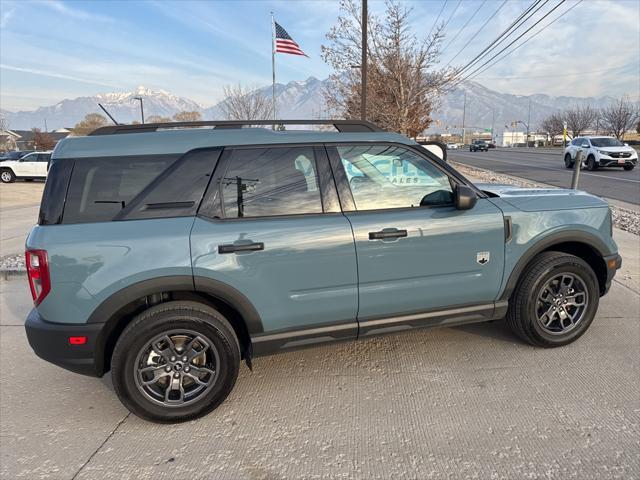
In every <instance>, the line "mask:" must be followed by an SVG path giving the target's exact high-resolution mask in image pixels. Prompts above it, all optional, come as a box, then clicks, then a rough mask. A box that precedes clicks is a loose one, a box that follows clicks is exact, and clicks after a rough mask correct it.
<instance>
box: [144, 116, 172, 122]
mask: <svg viewBox="0 0 640 480" xmlns="http://www.w3.org/2000/svg"><path fill="white" fill-rule="evenodd" d="M146 121H147V123H169V122H171V118H170V117H163V116H162V115H151V116H149V117H147V119H146Z"/></svg>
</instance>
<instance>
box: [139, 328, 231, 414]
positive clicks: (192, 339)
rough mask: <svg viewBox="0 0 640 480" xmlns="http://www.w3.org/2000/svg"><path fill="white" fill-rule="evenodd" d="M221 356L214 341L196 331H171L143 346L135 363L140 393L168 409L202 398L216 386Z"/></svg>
mask: <svg viewBox="0 0 640 480" xmlns="http://www.w3.org/2000/svg"><path fill="white" fill-rule="evenodd" d="M219 366H220V356H219V354H218V351H217V349H216V348H215V346H214V344H213V342H212V341H211V340H210V339H208V338H207V337H206V336H205V335H202V334H201V333H198V332H195V331H193V330H172V331H169V332H165V333H162V334H160V335H158V336H156V337H154V338H153V340H151V341H150V342H148V343H146V344H145V346H143V347H142V349H141V350H140V352H139V353H138V356H137V358H136V361H135V365H134V368H135V371H134V378H135V383H136V386H137V387H138V390H140V391H141V392H142V393H143V394H144V395H145V396H146V397H147V398H148V399H150V400H151V401H153V402H155V403H158V404H161V405H163V406H166V407H183V406H185V405H188V404H191V403H194V402H196V401H197V400H199V399H200V398H202V396H203V395H204V394H205V393H206V392H208V391H209V390H210V389H211V388H212V387H213V385H214V384H215V383H216V379H217V377H218V373H219Z"/></svg>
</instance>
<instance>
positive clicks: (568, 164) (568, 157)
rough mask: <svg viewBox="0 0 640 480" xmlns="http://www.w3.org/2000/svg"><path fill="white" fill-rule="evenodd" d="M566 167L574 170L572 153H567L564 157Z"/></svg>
mask: <svg viewBox="0 0 640 480" xmlns="http://www.w3.org/2000/svg"><path fill="white" fill-rule="evenodd" d="M564 167H565V168H573V159H572V158H571V154H570V153H565V155H564Z"/></svg>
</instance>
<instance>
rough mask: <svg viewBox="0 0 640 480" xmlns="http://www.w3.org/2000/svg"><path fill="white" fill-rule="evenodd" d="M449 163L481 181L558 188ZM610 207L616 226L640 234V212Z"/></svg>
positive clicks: (615, 206)
mask: <svg viewBox="0 0 640 480" xmlns="http://www.w3.org/2000/svg"><path fill="white" fill-rule="evenodd" d="M449 163H450V164H451V165H452V166H453V167H454V168H455V169H456V170H458V171H460V173H462V174H463V175H465V176H467V177H473V179H477V180H478V181H480V182H486V183H503V184H504V183H506V184H508V185H516V186H518V187H526V188H558V187H554V186H553V185H544V184H542V183H536V182H532V181H530V180H524V179H522V178H519V177H512V176H510V175H503V174H500V173H496V172H493V171H491V170H485V169H483V168H477V167H470V166H468V165H463V164H461V163H458V162H449ZM610 207H611V213H612V215H613V226H614V227H616V228H619V229H620V230H624V231H625V232H629V233H633V234H634V235H640V212H634V211H633V210H629V209H628V208H623V207H619V206H617V205H611V204H610Z"/></svg>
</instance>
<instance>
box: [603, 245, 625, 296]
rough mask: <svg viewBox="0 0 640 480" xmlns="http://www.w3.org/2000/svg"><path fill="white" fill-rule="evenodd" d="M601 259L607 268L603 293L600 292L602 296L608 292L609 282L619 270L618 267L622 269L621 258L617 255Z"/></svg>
mask: <svg viewBox="0 0 640 480" xmlns="http://www.w3.org/2000/svg"><path fill="white" fill-rule="evenodd" d="M603 259H604V263H605V265H606V266H607V280H606V282H605V285H604V291H603V292H602V294H603V295H604V294H605V293H607V292H608V291H609V288H611V281H612V280H613V277H615V275H616V272H617V271H618V270H619V269H620V267H622V257H621V256H620V255H619V254H617V253H615V254H613V255H608V256H606V257H603Z"/></svg>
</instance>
